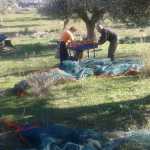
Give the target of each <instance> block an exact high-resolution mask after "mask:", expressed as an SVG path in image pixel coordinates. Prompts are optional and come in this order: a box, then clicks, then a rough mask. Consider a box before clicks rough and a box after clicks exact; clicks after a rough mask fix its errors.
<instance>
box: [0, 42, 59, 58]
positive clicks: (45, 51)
mask: <svg viewBox="0 0 150 150" xmlns="http://www.w3.org/2000/svg"><path fill="white" fill-rule="evenodd" d="M15 47H16V49H15V50H13V51H11V50H10V51H1V52H0V57H1V59H22V58H30V57H39V56H40V57H41V56H43V57H44V56H51V55H54V54H55V50H56V47H57V45H56V44H51V47H49V46H48V44H47V45H46V44H41V43H35V44H20V45H16V46H15Z"/></svg>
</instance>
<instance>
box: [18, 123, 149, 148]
mask: <svg viewBox="0 0 150 150" xmlns="http://www.w3.org/2000/svg"><path fill="white" fill-rule="evenodd" d="M18 133H19V136H20V137H21V139H23V140H24V141H26V144H27V145H30V146H31V147H32V148H35V150H125V149H126V150H132V148H133V147H134V148H135V149H136V148H137V149H138V150H149V149H150V131H149V130H147V131H146V130H145V131H144V130H141V131H130V132H122V134H123V135H122V136H121V135H120V137H117V138H114V139H108V138H106V137H105V136H104V135H105V134H103V133H100V132H97V131H95V130H93V129H78V128H69V127H65V126H63V125H58V124H50V125H49V126H48V127H47V128H41V127H32V126H30V125H26V126H24V127H23V128H21V130H20V131H19V132H18ZM125 147H126V148H125ZM127 147H128V148H127ZM131 147H132V148H131ZM26 150H27V149H26Z"/></svg>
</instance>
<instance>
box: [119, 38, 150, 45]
mask: <svg viewBox="0 0 150 150" xmlns="http://www.w3.org/2000/svg"><path fill="white" fill-rule="evenodd" d="M135 43H150V36H144V37H125V38H122V39H120V44H135Z"/></svg>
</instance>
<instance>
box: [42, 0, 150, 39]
mask: <svg viewBox="0 0 150 150" xmlns="http://www.w3.org/2000/svg"><path fill="white" fill-rule="evenodd" d="M45 1H46V3H45V5H44V7H43V9H42V10H43V12H44V14H45V15H49V16H53V17H59V18H63V19H66V20H68V18H71V17H75V16H76V17H79V18H81V19H82V20H83V21H84V22H85V25H86V29H87V37H88V38H89V39H94V37H95V33H94V29H95V25H96V23H97V22H98V21H99V20H102V19H103V16H104V15H105V14H106V13H107V14H109V16H110V17H112V18H114V19H116V20H119V21H123V22H126V23H127V22H132V23H135V24H137V25H144V24H146V23H147V22H148V20H149V19H150V1H149V0H45ZM66 23H67V21H66Z"/></svg>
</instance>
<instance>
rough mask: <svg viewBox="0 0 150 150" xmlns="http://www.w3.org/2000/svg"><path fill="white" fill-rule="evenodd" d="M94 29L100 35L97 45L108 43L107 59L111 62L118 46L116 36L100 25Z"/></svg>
mask: <svg viewBox="0 0 150 150" xmlns="http://www.w3.org/2000/svg"><path fill="white" fill-rule="evenodd" d="M96 29H97V31H98V32H99V33H100V34H101V36H100V38H99V41H98V44H100V45H101V44H104V43H105V42H106V41H109V42H110V44H109V47H108V58H110V59H111V61H113V60H114V57H115V56H114V55H115V51H116V49H117V45H118V44H117V43H118V37H117V34H116V33H114V32H113V31H111V30H109V29H106V28H104V27H103V26H102V25H97V27H96Z"/></svg>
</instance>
